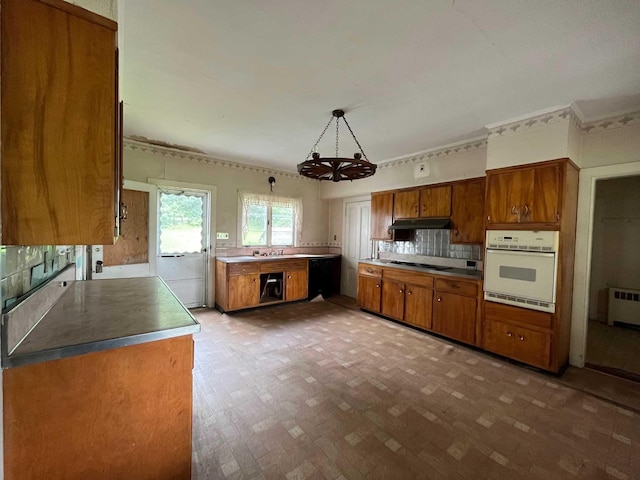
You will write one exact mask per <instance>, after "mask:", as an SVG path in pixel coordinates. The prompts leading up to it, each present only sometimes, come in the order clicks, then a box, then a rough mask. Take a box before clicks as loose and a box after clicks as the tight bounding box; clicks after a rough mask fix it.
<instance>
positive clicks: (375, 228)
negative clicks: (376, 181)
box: [371, 193, 393, 240]
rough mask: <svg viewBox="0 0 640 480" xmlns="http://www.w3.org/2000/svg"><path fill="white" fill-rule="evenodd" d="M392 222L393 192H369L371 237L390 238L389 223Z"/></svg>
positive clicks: (378, 238)
mask: <svg viewBox="0 0 640 480" xmlns="http://www.w3.org/2000/svg"><path fill="white" fill-rule="evenodd" d="M392 223H393V193H373V194H371V239H373V240H391V239H392V238H393V237H392V233H391V230H389V225H391V224H392Z"/></svg>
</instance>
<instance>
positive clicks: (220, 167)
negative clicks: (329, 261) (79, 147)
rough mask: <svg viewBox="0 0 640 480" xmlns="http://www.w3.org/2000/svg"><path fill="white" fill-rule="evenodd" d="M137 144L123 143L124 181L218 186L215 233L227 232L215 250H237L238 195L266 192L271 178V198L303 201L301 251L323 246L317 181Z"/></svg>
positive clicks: (323, 206) (324, 213) (325, 217)
mask: <svg viewBox="0 0 640 480" xmlns="http://www.w3.org/2000/svg"><path fill="white" fill-rule="evenodd" d="M137 145H139V144H137V143H136V142H129V141H127V142H126V147H125V152H124V176H125V178H126V179H127V180H134V181H138V182H147V180H148V179H149V178H154V179H167V180H173V181H179V182H188V183H197V184H202V185H212V186H216V187H217V202H216V205H217V207H216V208H217V212H216V216H215V217H216V222H217V224H216V226H215V231H217V232H227V233H229V240H218V241H217V243H216V246H217V247H225V246H228V247H236V246H237V243H236V242H237V231H238V228H237V227H238V191H239V190H241V191H250V192H256V193H267V192H269V182H268V178H269V177H270V176H274V177H275V179H276V183H275V185H274V187H273V192H274V194H276V195H280V196H287V197H295V198H301V199H302V210H303V217H302V243H301V245H300V246H326V245H328V238H329V236H328V229H329V205H328V204H327V202H322V201H320V199H319V197H318V182H316V181H313V180H308V179H303V178H302V177H299V176H298V175H293V174H285V173H281V172H274V171H269V170H266V169H261V168H255V167H248V166H241V165H239V164H231V163H229V162H217V161H209V159H208V158H207V157H205V156H204V155H191V154H189V155H187V154H181V153H175V151H172V150H169V149H164V148H156V147H145V146H137ZM132 146H133V147H132ZM132 148H133V149H132ZM194 159H195V160H194ZM198 160H199V161H198Z"/></svg>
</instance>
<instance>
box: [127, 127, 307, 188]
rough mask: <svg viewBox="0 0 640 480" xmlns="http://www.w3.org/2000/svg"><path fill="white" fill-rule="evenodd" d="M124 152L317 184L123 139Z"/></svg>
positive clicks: (269, 170) (289, 174)
mask: <svg viewBox="0 0 640 480" xmlns="http://www.w3.org/2000/svg"><path fill="white" fill-rule="evenodd" d="M123 144H124V145H123V146H124V149H125V150H129V151H132V152H143V153H151V154H153V155H158V156H160V157H169V158H177V159H180V160H190V161H193V162H198V163H203V164H205V165H211V166H213V167H226V168H234V169H236V170H244V171H246V172H251V173H261V174H265V175H280V176H282V177H288V178H294V179H296V180H302V181H305V182H317V181H318V180H314V179H312V178H308V177H303V176H301V175H299V174H298V173H297V172H295V173H294V172H286V171H284V170H274V169H272V168H267V167H259V166H257V165H248V164H245V163H238V162H232V161H230V160H219V159H217V158H214V157H211V156H209V155H206V154H204V153H195V152H183V151H181V150H176V149H173V148H168V147H160V146H157V145H150V144H148V143H144V142H138V141H136V140H132V139H130V138H125V139H124V142H123Z"/></svg>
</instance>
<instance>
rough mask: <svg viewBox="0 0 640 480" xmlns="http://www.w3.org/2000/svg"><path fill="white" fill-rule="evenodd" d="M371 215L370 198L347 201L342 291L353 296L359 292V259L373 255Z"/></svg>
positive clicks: (345, 208)
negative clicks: (370, 233) (370, 227)
mask: <svg viewBox="0 0 640 480" xmlns="http://www.w3.org/2000/svg"><path fill="white" fill-rule="evenodd" d="M370 217H371V201H370V200H353V201H346V202H345V204H344V223H343V225H344V228H343V232H344V245H343V248H342V276H341V278H342V282H341V283H342V285H341V292H342V294H343V295H346V296H348V297H352V298H355V297H356V296H357V294H358V261H359V260H362V259H364V258H368V257H370V256H371V239H370V235H369V232H370V230H369V225H370Z"/></svg>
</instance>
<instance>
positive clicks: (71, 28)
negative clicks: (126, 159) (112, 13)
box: [0, 0, 118, 245]
mask: <svg viewBox="0 0 640 480" xmlns="http://www.w3.org/2000/svg"><path fill="white" fill-rule="evenodd" d="M57 3H58V2H55V1H49V2H36V1H32V0H3V1H2V16H1V22H2V38H3V39H5V40H6V39H11V41H8V40H7V41H3V42H2V45H1V49H2V52H1V56H2V72H1V76H2V85H1V87H0V88H1V89H2V95H1V97H2V105H1V109H2V117H3V122H2V140H1V144H2V146H1V149H2V152H1V156H2V165H1V170H2V172H1V178H2V244H3V245H9V244H12V245H16V244H17V245H47V244H48V245H74V244H85V245H86V244H89V245H90V244H98V245H101V244H113V243H114V228H115V227H116V218H117V215H118V213H117V211H114V206H115V203H116V201H115V199H114V194H115V189H114V185H115V184H116V182H118V179H117V178H115V174H116V168H115V162H116V149H117V148H118V143H117V141H116V135H117V132H116V129H117V123H118V122H117V99H116V83H117V78H116V29H117V24H116V23H115V22H112V21H110V20H108V19H103V18H102V17H99V16H97V15H94V14H91V13H89V12H87V11H86V10H83V9H81V8H79V7H75V6H74V5H69V4H66V3H64V2H60V4H62V5H64V8H59V7H58V5H57ZM7 119H10V121H6V120H7Z"/></svg>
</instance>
